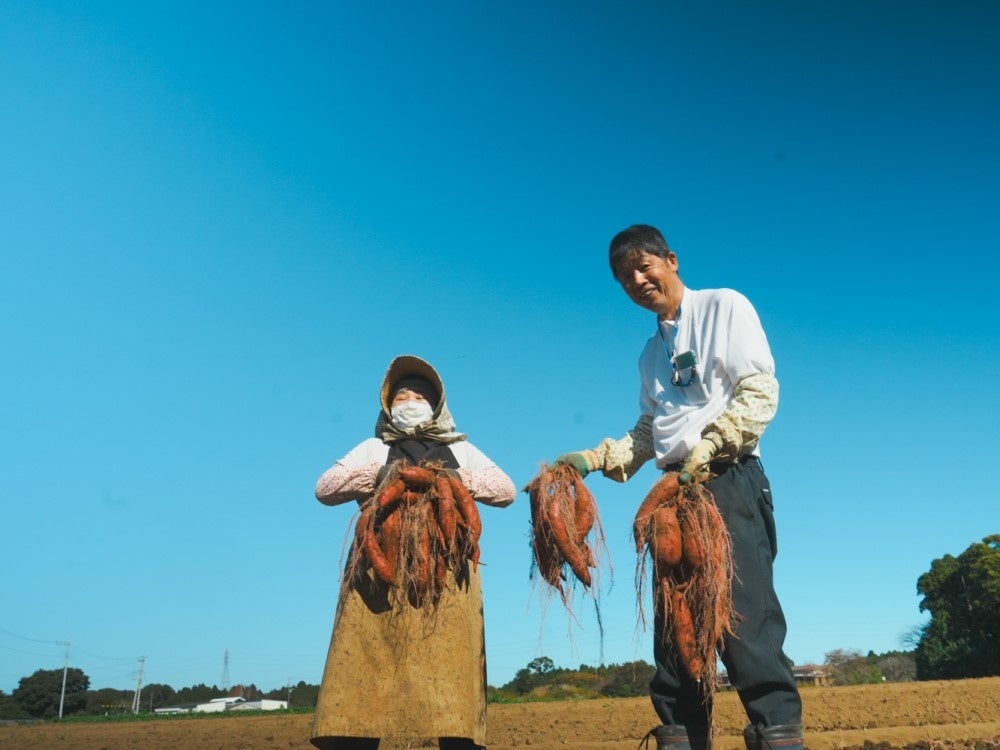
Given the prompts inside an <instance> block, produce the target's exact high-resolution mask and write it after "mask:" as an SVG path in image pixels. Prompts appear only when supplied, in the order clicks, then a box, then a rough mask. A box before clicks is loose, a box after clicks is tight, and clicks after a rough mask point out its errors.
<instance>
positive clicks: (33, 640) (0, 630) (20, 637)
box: [0, 628, 66, 646]
mask: <svg viewBox="0 0 1000 750" xmlns="http://www.w3.org/2000/svg"><path fill="white" fill-rule="evenodd" d="M0 633H4V634H5V635H9V636H10V637H11V638H17V639H18V640H21V641H28V642H29V643H45V644H48V645H49V646H64V645H66V641H43V640H39V639H38V638H28V636H26V635H18V634H17V633H12V632H11V631H9V630H7V629H6V628H0Z"/></svg>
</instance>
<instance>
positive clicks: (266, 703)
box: [228, 698, 288, 711]
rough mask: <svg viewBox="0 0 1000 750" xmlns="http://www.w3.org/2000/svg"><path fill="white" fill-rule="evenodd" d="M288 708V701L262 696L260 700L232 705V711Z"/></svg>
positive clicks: (230, 708)
mask: <svg viewBox="0 0 1000 750" xmlns="http://www.w3.org/2000/svg"><path fill="white" fill-rule="evenodd" d="M285 708H288V701H275V700H270V699H268V698H261V699H260V700H259V701H243V702H242V703H237V704H236V705H234V706H230V707H229V709H228V710H230V711H278V710H281V709H285Z"/></svg>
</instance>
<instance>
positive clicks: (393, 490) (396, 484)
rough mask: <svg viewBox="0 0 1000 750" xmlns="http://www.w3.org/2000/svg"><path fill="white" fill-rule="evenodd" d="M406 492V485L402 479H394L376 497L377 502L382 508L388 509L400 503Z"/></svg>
mask: <svg viewBox="0 0 1000 750" xmlns="http://www.w3.org/2000/svg"><path fill="white" fill-rule="evenodd" d="M405 490H406V484H405V483H404V482H403V480H402V479H394V480H392V481H391V482H389V484H387V485H386V486H385V487H383V488H382V490H381V491H380V492H379V493H378V494H377V495H376V496H375V502H376V503H377V504H378V507H380V508H386V507H388V506H389V505H392V504H393V503H395V502H396V501H398V500H399V499H400V498H401V497H402V496H403V492H404V491H405Z"/></svg>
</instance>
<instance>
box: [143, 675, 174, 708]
mask: <svg viewBox="0 0 1000 750" xmlns="http://www.w3.org/2000/svg"><path fill="white" fill-rule="evenodd" d="M176 696H177V691H175V690H174V689H173V688H172V687H170V685H162V684H160V683H158V682H151V683H149V684H148V685H146V686H145V687H144V688H143V689H142V695H141V696H140V697H139V702H140V703H141V704H142V705H141V706H140V710H143V711H152V710H153V709H157V708H164V707H165V706H172V705H173V704H174V703H176V702H177V700H176Z"/></svg>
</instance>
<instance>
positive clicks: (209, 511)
mask: <svg viewBox="0 0 1000 750" xmlns="http://www.w3.org/2000/svg"><path fill="white" fill-rule="evenodd" d="M619 5H622V6H623V7H614V6H613V5H610V4H608V3H602V2H592V1H590V0H584V2H572V3H571V2H547V3H527V2H513V3H489V4H480V3H471V4H470V3H446V2H433V1H432V2H427V3H402V2H400V3H386V2H372V3H320V2H313V3H306V2H300V3H255V2H244V3H216V2H207V3H206V2H197V3H196V2H170V3H132V2H120V3H115V2H103V3H76V2H73V3H70V2H25V1H23V0H10V1H9V2H4V3H3V4H2V5H0V50H2V54H0V101H2V102H3V105H2V107H0V163H2V165H3V166H2V169H0V319H2V321H3V322H2V324H0V352H2V357H3V367H2V369H0V529H2V534H3V544H2V546H0V549H2V560H3V567H4V571H5V574H4V586H3V601H4V605H3V607H2V608H0V690H4V691H7V692H9V691H11V690H13V689H14V688H15V687H16V686H17V683H18V680H19V678H21V677H23V676H26V675H29V674H31V673H32V672H33V671H34V670H36V669H39V668H46V669H54V668H60V667H61V666H62V663H63V657H64V651H65V649H64V647H63V646H62V645H59V643H58V642H60V641H69V642H70V643H71V648H70V664H71V665H72V666H77V667H80V668H82V669H83V670H84V671H85V672H86V673H87V674H88V675H90V677H91V683H92V686H94V687H119V688H122V689H128V688H132V687H134V686H135V682H136V673H137V668H138V665H139V661H138V659H139V657H141V656H144V657H146V661H145V673H144V682H147V683H148V682H161V683H168V684H171V685H173V686H174V687H178V688H179V687H183V686H186V685H192V684H196V683H202V682H204V683H207V684H210V685H211V684H221V683H222V677H223V656H224V653H225V652H226V650H227V649H228V651H229V653H230V662H229V675H230V681H231V683H233V684H236V683H241V682H242V683H249V682H254V683H256V684H257V685H258V687H261V688H263V689H265V690H267V689H272V688H275V687H280V686H283V685H285V684H286V683H287V682H289V681H291V682H293V683H294V682H298V681H299V680H305V681H307V682H313V683H315V682H319V680H320V677H321V671H322V666H323V662H324V658H325V654H326V648H327V643H328V639H329V635H330V630H331V625H332V621H333V614H334V608H335V604H336V593H337V585H338V568H339V564H340V560H341V553H342V546H343V540H344V537H345V534H346V533H347V531H348V528H349V526H350V524H351V521H352V509H351V508H349V507H338V508H327V507H325V506H322V505H321V504H319V503H318V502H316V501H315V499H314V498H313V494H312V493H313V487H314V483H315V480H316V478H317V477H318V476H319V474H320V473H321V472H322V471H323V470H324V469H325V468H326V467H327V466H329V465H330V464H332V463H333V461H335V460H336V459H337V458H338V457H339V456H341V455H343V454H344V453H346V452H347V451H348V450H349V449H350V448H351V447H352V446H354V445H355V444H356V443H358V442H360V441H361V440H362V439H364V438H366V437H368V436H369V435H370V434H371V433H372V427H373V424H374V420H375V417H376V413H377V390H378V386H379V383H380V380H381V377H382V374H383V372H384V368H385V367H386V365H387V364H388V362H389V361H390V360H391V359H392V357H393V356H395V355H396V354H400V353H414V354H418V355H420V356H423V357H425V358H427V359H429V360H430V361H431V362H433V363H434V364H435V365H436V366H437V367H438V368H439V370H440V372H441V374H442V376H443V378H444V381H445V383H446V386H447V389H448V394H449V404H450V406H451V410H452V412H453V413H454V415H455V417H456V420H457V422H458V425H459V428H460V429H462V430H463V431H465V432H467V433H468V434H469V435H470V437H471V439H472V440H473V442H474V443H475V444H476V445H477V446H478V447H480V448H481V449H482V450H484V451H485V452H486V453H487V454H488V455H490V456H491V457H492V458H493V459H494V460H496V461H497V462H498V463H499V464H500V465H501V466H502V467H503V468H505V469H506V470H507V472H508V473H509V474H510V475H511V477H512V478H513V479H514V481H515V483H516V484H517V486H518V487H523V486H524V484H526V483H527V482H528V481H529V480H530V479H531V477H532V476H533V475H534V474H535V472H536V471H537V469H538V467H539V464H540V463H541V462H542V461H545V460H550V459H551V458H553V457H555V456H556V455H557V454H559V453H563V452H566V451H569V450H574V449H581V448H586V447H591V446H593V445H595V444H596V443H597V442H599V441H600V440H601V439H602V438H603V437H605V436H608V435H612V436H616V437H617V436H620V435H621V434H623V432H624V431H625V430H626V429H627V428H629V427H630V426H631V425H632V424H633V422H634V420H635V418H636V416H637V409H638V379H637V375H636V360H637V358H638V354H639V351H640V349H641V347H642V344H643V342H644V341H645V339H646V337H647V336H648V334H649V333H650V332H651V331H652V329H653V325H654V321H653V319H652V316H651V314H650V313H647V312H645V311H643V310H641V309H639V308H637V307H635V306H634V305H632V304H631V303H630V302H629V301H628V299H627V298H626V297H625V295H624V294H623V293H622V291H621V290H620V289H619V288H618V286H617V285H616V283H615V282H614V281H613V279H612V278H611V275H610V273H609V272H608V269H607V261H606V249H607V244H608V241H609V239H610V238H611V236H612V235H613V234H614V233H615V232H617V231H618V230H619V229H622V228H623V227H625V226H627V225H629V224H632V223H635V222H645V223H651V224H655V225H657V226H659V227H660V228H661V229H662V230H663V232H664V234H665V235H666V236H667V238H668V240H669V241H670V242H671V244H672V246H673V247H674V249H675V250H676V251H677V253H678V256H679V258H680V265H681V275H682V277H683V278H684V280H685V282H686V283H687V284H688V286H690V287H692V288H710V287H720V286H726V287H733V288H736V289H739V290H740V291H742V292H743V293H745V294H746V295H747V296H749V297H750V299H751V300H752V301H753V302H754V304H755V305H756V307H757V309H758V312H759V314H760V316H761V318H762V320H763V323H764V325H765V329H766V331H767V334H768V337H769V340H770V343H771V346H772V349H773V352H774V356H775V359H776V361H777V374H778V378H779V380H780V382H781V385H782V390H781V405H780V407H779V410H778V415H777V418H776V419H775V421H774V422H773V424H772V425H771V427H770V429H769V431H768V432H767V434H766V435H765V438H764V441H763V443H762V451H763V458H764V464H765V466H766V467H767V470H768V473H769V475H770V478H771V481H772V484H773V488H774V495H775V502H776V508H777V519H778V533H779V547H780V552H779V555H778V560H777V586H778V589H779V593H780V595H781V597H782V600H783V603H784V605H785V609H786V615H787V618H788V621H789V636H788V640H787V643H786V650H787V652H788V655H789V656H790V657H791V658H792V659H793V660H794V661H795V662H796V663H806V662H822V660H823V658H824V654H825V653H826V652H828V651H830V650H832V649H838V648H839V649H857V650H860V651H862V652H867V651H868V650H869V649H871V650H875V651H886V650H891V649H896V648H902V647H905V643H904V642H903V638H904V636H905V635H906V634H907V633H908V632H910V631H912V630H913V629H914V628H916V627H918V626H919V625H920V624H921V623H923V622H924V621H925V615H923V614H922V613H920V612H919V610H918V601H919V600H918V597H917V594H916V589H915V586H916V580H917V578H918V577H919V576H920V575H921V574H922V573H923V572H925V571H926V570H928V569H929V567H930V562H931V561H932V560H933V559H935V558H937V557H940V556H942V555H944V554H948V553H950V554H954V555H957V554H959V553H961V552H962V551H963V550H964V549H965V548H966V547H968V545H970V544H971V543H973V542H976V541H979V540H980V539H981V538H982V537H984V536H986V535H987V534H990V533H996V532H997V531H1000V511H998V510H997V493H996V490H995V489H994V488H993V487H992V485H991V484H990V483H989V479H988V478H989V477H990V475H991V473H992V467H993V466H994V465H995V461H996V456H997V453H998V452H1000V438H998V436H997V431H996V429H995V425H996V424H997V423H998V422H1000V408H998V403H1000V399H998V395H997V388H996V386H995V384H994V383H993V377H995V376H996V375H997V373H998V372H1000V348H998V337H997V325H998V322H1000V315H998V312H997V306H996V288H997V282H998V281H1000V274H998V269H997V257H998V249H1000V248H998V241H997V230H998V220H997V216H998V206H1000V144H998V137H997V123H998V121H1000V112H998V103H1000V96H998V94H1000V91H998V89H1000V86H998V70H1000V65H998V63H1000V61H998V59H997V58H998V52H997V45H996V39H997V35H998V32H1000V5H998V4H997V3H992V2H985V1H983V2H957V3H936V2H921V1H917V2H910V3H905V4H900V3H889V2H870V1H865V2H851V1H848V2H839V3H801V2H791V1H790V0H789V1H787V2H785V1H781V2H764V3H752V4H748V3H744V2H736V1H735V0H733V1H729V0H725V1H723V2H720V3H709V4H694V5H692V4H688V3H684V4H682V3H674V2H637V3H626V4H619ZM655 478H656V473H655V471H654V470H653V468H652V467H651V466H650V467H647V468H645V469H644V470H643V471H642V472H641V473H640V474H639V475H638V476H637V477H636V478H635V479H634V480H633V481H632V482H630V483H628V484H626V485H617V484H615V483H613V482H611V481H610V480H606V479H604V478H602V477H600V476H595V477H593V478H591V479H588V484H589V486H590V487H591V489H592V490H593V492H594V494H595V496H596V497H597V499H598V502H599V505H600V509H601V514H602V518H603V523H604V528H605V532H606V534H607V538H608V544H609V553H610V560H611V564H612V565H613V576H612V574H611V572H610V571H608V570H605V572H604V575H603V579H602V586H601V588H600V601H599V606H600V610H601V614H602V617H603V622H604V631H605V633H604V640H603V650H602V646H601V639H600V638H599V633H598V627H597V621H596V618H595V616H594V603H593V602H592V601H591V600H589V599H587V598H583V597H581V596H580V595H579V594H578V595H577V598H576V600H575V611H576V614H577V616H578V618H579V621H578V622H577V623H573V622H571V621H570V620H569V618H568V617H567V614H566V612H565V610H563V609H562V607H561V606H560V605H559V604H558V603H556V604H554V605H551V604H550V605H549V606H548V607H546V606H545V605H544V601H543V600H542V598H541V597H540V596H539V592H537V591H533V590H532V589H531V588H530V586H529V581H528V571H529V565H530V553H529V549H528V546H527V532H528V506H527V502H526V500H527V498H526V496H525V495H524V494H521V495H520V496H519V498H518V501H517V502H515V504H514V505H512V506H510V507H509V508H506V509H503V510H494V509H484V511H483V515H484V522H485V526H486V531H485V536H484V540H483V552H482V557H483V560H484V562H485V563H486V564H487V567H486V568H485V572H484V589H485V596H486V633H487V652H488V672H489V680H490V682H491V683H492V684H497V685H499V684H502V683H504V682H507V681H509V680H510V679H511V678H512V677H513V676H514V674H515V672H516V671H517V670H518V669H520V668H521V667H523V666H525V665H526V664H527V663H528V662H529V661H531V660H532V659H533V658H535V657H537V656H542V655H545V656H549V657H550V658H552V659H553V661H555V663H556V664H557V665H558V666H566V667H576V666H578V665H579V664H581V663H585V664H595V663H599V662H600V661H601V660H603V661H605V662H607V663H621V662H625V661H632V660H636V659H643V660H646V661H651V659H652V652H651V645H650V644H651V640H650V636H649V633H648V632H642V631H639V632H637V630H636V623H637V610H636V603H637V600H636V593H635V587H634V581H633V573H634V565H635V555H634V552H633V551H632V549H631V547H630V541H629V524H630V521H631V517H632V514H633V513H634V510H635V507H636V505H637V503H638V502H639V501H640V500H641V498H642V497H643V496H644V495H645V493H646V490H647V489H648V488H649V486H650V485H651V483H652V482H653V481H654V480H655ZM984 478H985V479H986V480H987V481H986V482H984V481H983V479H984Z"/></svg>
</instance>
